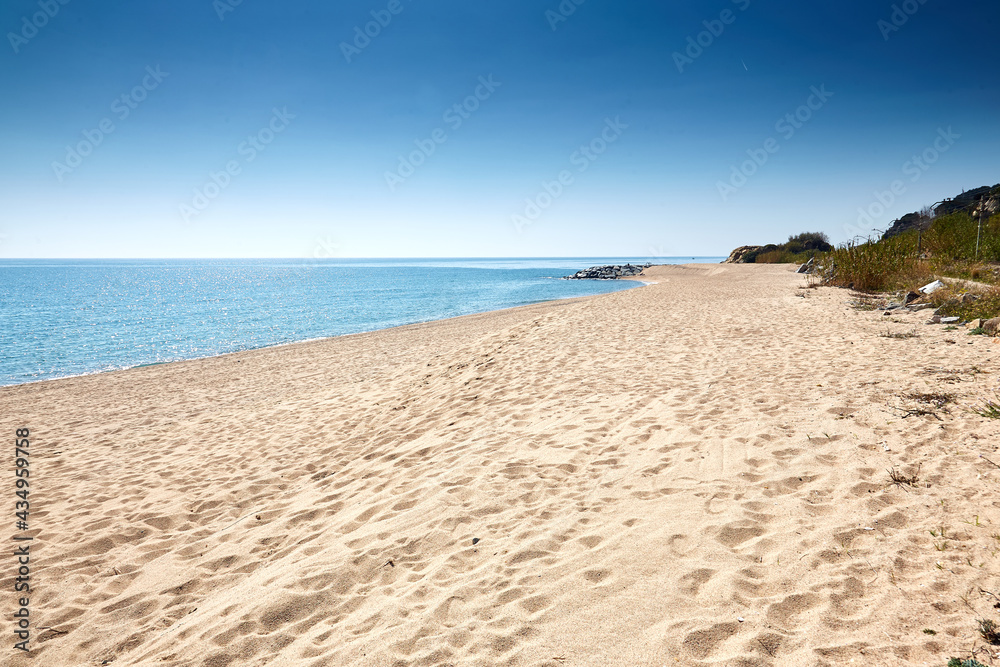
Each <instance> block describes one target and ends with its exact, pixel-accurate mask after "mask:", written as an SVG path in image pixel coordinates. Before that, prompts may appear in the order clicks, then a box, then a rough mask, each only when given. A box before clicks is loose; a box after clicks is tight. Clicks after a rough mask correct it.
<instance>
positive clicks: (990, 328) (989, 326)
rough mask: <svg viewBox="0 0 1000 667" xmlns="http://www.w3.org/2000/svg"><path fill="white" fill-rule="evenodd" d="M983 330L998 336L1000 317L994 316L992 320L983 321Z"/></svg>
mask: <svg viewBox="0 0 1000 667" xmlns="http://www.w3.org/2000/svg"><path fill="white" fill-rule="evenodd" d="M983 331H985V332H986V335H987V336H996V335H997V334H998V333H1000V317H994V318H993V319H992V320H986V321H985V322H983Z"/></svg>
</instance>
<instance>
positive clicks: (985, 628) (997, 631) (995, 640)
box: [979, 618, 1000, 645]
mask: <svg viewBox="0 0 1000 667" xmlns="http://www.w3.org/2000/svg"><path fill="white" fill-rule="evenodd" d="M979 636H980V637H982V638H983V641H984V642H986V643H987V644H993V645H1000V626H997V624H996V623H995V622H993V621H991V620H989V619H985V618H983V619H979Z"/></svg>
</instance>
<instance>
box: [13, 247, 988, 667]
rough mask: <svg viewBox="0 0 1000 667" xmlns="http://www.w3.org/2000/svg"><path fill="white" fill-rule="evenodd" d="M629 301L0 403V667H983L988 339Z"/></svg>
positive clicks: (639, 292) (786, 289) (753, 292)
mask: <svg viewBox="0 0 1000 667" xmlns="http://www.w3.org/2000/svg"><path fill="white" fill-rule="evenodd" d="M645 279H647V280H651V281H655V282H656V284H653V285H649V286H646V287H642V288H638V289H633V290H628V291H624V292H618V293H613V294H606V295H601V296H597V297H588V298H584V299H575V300H570V301H563V302H553V303H545V304H539V305H534V306H528V307H523V308H517V309H513V310H507V311H501V312H496V313H488V314H483V315H475V316H469V317H463V318H457V319H453V320H446V321H441V322H435V323H429V324H423V325H414V326H408V327H402V328H398V329H391V330H386V331H381V332H376V333H370V334H362V335H355V336H347V337H343V338H337V339H330V340H324V341H317V342H311V343H304V344H299V345H291V346H285V347H280V348H272V349H266V350H260V351H254V352H246V353H240V354H234V355H227V356H223V357H217V358H212V359H205V360H199V361H190V362H182V363H174V364H169V365H163V366H155V367H147V368H137V369H133V370H129V371H122V372H115V373H109V374H102V375H93V376H85V377H78V378H71V379H66V380H58V381H50V382H43V383H37V384H31V385H23V386H19V387H8V388H3V389H0V404H2V405H3V410H2V413H0V421H2V425H3V430H4V432H6V433H8V434H9V435H10V436H13V434H14V431H15V429H18V428H30V429H31V448H32V464H31V474H32V477H31V483H32V487H31V489H32V513H31V524H32V526H33V527H34V528H35V529H36V530H33V531H32V534H33V535H35V536H36V537H35V540H34V541H33V543H32V547H31V549H32V551H31V553H32V561H31V567H32V570H31V576H32V585H33V591H32V594H31V601H30V609H31V618H32V646H33V651H32V655H31V656H30V657H29V656H24V655H22V654H21V653H20V652H18V651H15V650H13V649H12V648H11V646H12V645H13V643H14V641H15V640H14V639H13V633H12V627H13V626H12V625H11V624H10V621H9V619H10V616H9V615H8V614H7V612H6V611H5V616H7V618H8V622H7V624H6V625H7V627H6V629H5V630H4V636H5V645H4V646H3V649H2V650H3V660H2V661H0V662H3V664H5V665H12V666H14V665H46V666H52V667H56V666H62V665H67V666H70V665H72V666H76V665H102V664H113V665H173V666H178V667H180V666H191V665H204V666H205V667H223V666H226V665H233V666H234V667H235V666H242V665H265V664H266V665H289V666H291V665H294V666H307V667H320V666H323V665H329V666H336V665H357V666H359V667H360V666H365V667H404V666H408V665H427V666H442V667H443V666H445V665H461V666H470V667H471V666H482V667H486V666H492V665H526V666H535V667H572V666H582V665H588V666H589V665H593V666H622V667H626V666H635V665H643V666H645V665H649V666H661V665H674V664H677V665H739V666H742V667H750V666H751V665H798V666H803V665H845V664H851V663H853V664H855V665H911V664H912V665H935V666H939V667H942V666H943V665H944V664H945V662H946V661H947V659H948V657H949V656H952V655H954V656H963V657H969V656H970V655H971V653H970V651H973V650H978V651H979V653H978V658H979V660H981V661H983V662H985V663H986V664H991V663H990V662H989V655H988V654H986V653H983V652H982V651H983V642H982V640H981V639H979V636H978V633H977V625H976V619H978V618H993V619H995V620H1000V610H998V609H996V608H994V605H995V604H997V603H1000V598H996V597H991V595H990V593H993V594H996V595H1000V484H998V482H1000V466H998V465H997V464H1000V451H998V448H1000V439H998V435H1000V420H990V419H986V418H984V417H981V416H979V415H976V414H974V413H972V412H970V411H969V409H968V408H969V406H970V405H972V404H974V403H975V402H976V401H979V400H982V399H984V398H987V397H992V395H993V394H992V391H993V390H995V389H996V388H997V387H998V376H997V371H998V366H1000V364H998V353H1000V345H998V344H996V343H997V339H989V338H986V337H982V336H968V335H967V332H966V331H965V330H964V329H959V330H951V331H949V330H946V328H945V327H943V326H928V325H925V324H924V321H925V320H926V319H927V317H926V313H910V314H902V315H896V316H892V317H886V316H884V315H883V314H882V313H881V312H879V311H875V312H864V311H859V310H855V309H852V308H851V307H849V306H848V303H847V302H848V300H849V299H850V293H849V292H847V291H845V290H837V289H833V288H819V289H807V288H806V287H805V286H806V284H807V280H806V278H805V277H803V276H799V275H796V274H794V273H793V272H792V269H790V268H789V267H788V266H776V265H752V264H751V265H689V266H675V267H653V268H652V269H649V270H647V271H646V277H645ZM908 332H913V333H915V334H916V335H915V336H914V337H910V338H893V337H887V336H885V335H884V334H886V333H901V334H902V333H908ZM932 396H937V398H936V399H935V398H931V397H932ZM935 401H936V402H935ZM8 461H10V459H8ZM994 462H995V463H994ZM10 468H12V466H10V465H8V472H7V473H5V475H6V479H5V480H4V482H3V484H2V485H0V488H3V489H5V493H6V494H7V498H6V500H5V501H4V502H5V503H7V505H8V507H12V503H13V500H14V498H13V484H12V483H11V480H12V479H13V477H12V473H11V472H10ZM893 468H895V469H896V470H898V471H899V472H900V473H901V474H904V475H906V476H915V477H916V480H915V481H914V482H913V484H905V483H904V484H892V483H890V481H889V475H888V473H887V471H888V470H890V469H893ZM9 513H10V514H12V513H13V512H12V511H10V512H9ZM10 524H11V525H12V524H13V519H12V518H11V519H10ZM11 531H12V529H11V530H8V532H11ZM6 560H7V563H5V565H4V567H3V569H2V570H0V576H2V581H0V586H2V589H3V591H4V598H3V599H4V600H5V607H4V608H5V610H8V609H13V608H14V601H15V597H16V596H15V594H14V593H13V583H14V581H13V580H14V568H13V567H12V566H11V563H12V562H13V559H12V558H9V557H8V558H7V559H6ZM983 591H987V592H986V593H984V592H983ZM43 628H45V629H43ZM990 650H991V651H992V652H993V653H994V654H996V653H997V652H998V651H1000V647H992V648H991V649H990Z"/></svg>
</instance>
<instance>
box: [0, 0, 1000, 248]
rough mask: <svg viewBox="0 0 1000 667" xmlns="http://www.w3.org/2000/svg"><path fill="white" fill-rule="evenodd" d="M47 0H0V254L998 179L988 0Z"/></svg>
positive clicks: (356, 231)
mask: <svg viewBox="0 0 1000 667" xmlns="http://www.w3.org/2000/svg"><path fill="white" fill-rule="evenodd" d="M62 1H63V2H65V4H62V2H60V0H41V1H40V2H39V0H34V1H30V2H29V1H24V0H10V1H9V2H6V3H5V4H4V6H3V8H2V9H0V30H2V32H3V34H4V35H5V39H4V43H3V44H0V90H2V91H3V97H4V104H3V105H2V107H0V114H2V119H0V120H2V123H0V183H2V186H0V187H2V189H3V201H4V205H3V207H2V214H0V256H4V257H329V256H343V257H415V256H425V257H448V256H476V257H488V256H596V255H604V256H606V255H619V256H642V257H645V256H650V257H655V256H657V255H665V256H680V255H724V254H727V253H728V252H729V250H731V249H732V248H733V247H735V246H737V245H742V244H748V243H764V242H778V241H782V240H783V239H784V238H785V237H787V236H788V235H789V234H792V233H797V232H800V231H805V230H821V231H825V232H827V233H828V234H829V235H830V236H831V238H832V239H833V240H835V241H844V240H846V239H847V238H848V237H850V236H853V235H855V234H858V233H864V232H867V231H869V230H870V229H884V228H885V227H887V226H888V225H889V224H890V223H891V221H892V220H893V219H894V218H896V217H898V216H900V215H902V214H904V213H907V212H909V211H912V210H916V209H919V208H921V207H922V206H924V205H926V204H930V203H933V202H935V201H938V200H940V199H941V198H943V197H946V196H951V195H954V194H957V193H959V192H961V191H962V190H963V189H969V188H973V187H977V186H980V185H984V184H993V183H996V182H1000V163H998V156H1000V124H998V123H997V110H998V109H1000V104H998V102H1000V90H998V87H997V85H996V81H997V78H996V73H995V64H996V62H997V55H996V54H997V48H998V42H997V39H996V35H997V34H1000V30H998V28H1000V21H998V16H1000V7H998V5H997V3H995V2H989V3H987V2H957V3H945V2H942V1H941V0H926V1H925V2H924V3H921V2H920V0H908V2H907V3H897V4H896V7H897V8H898V9H894V6H893V3H892V2H884V3H883V2H878V1H874V2H873V1H871V0H866V1H864V2H861V1H859V0H841V1H839V2H819V3H791V2H787V1H786V2H777V1H767V0H735V1H734V0H714V1H702V0H698V1H694V2H686V3H683V6H682V7H669V6H664V4H665V3H660V2H646V1H634V2H621V1H618V2H610V1H609V0H585V1H584V2H582V3H581V4H579V5H577V4H576V3H575V2H574V1H573V0H565V2H562V3H560V2H559V1H558V0H549V1H545V0H542V1H540V2H539V1H536V2H526V1H523V0H508V1H506V2H503V3H469V2H455V1H453V0H437V1H435V2H430V1H429V0H394V1H390V0H374V1H371V2H368V1H357V0H344V1H342V2H337V3H333V4H335V5H336V6H332V7H331V6H327V3H319V2H302V1H297V0H288V1H286V2H282V3H274V2H264V1H263V0H243V1H242V2H240V3H239V4H236V0H217V1H216V2H214V3H213V1H212V0H174V1H172V2H170V3H149V2H141V1H132V2H125V1H124V0H106V1H104V2H101V3H87V2H84V1H83V0H62ZM576 1H577V2H579V1H580V0H576ZM678 4H679V3H678ZM570 10H572V11H570ZM907 10H909V11H907ZM46 11H47V12H48V13H47V14H46ZM373 12H374V14H373ZM379 20H381V23H382V24H384V25H382V24H379V23H378V21H379ZM373 21H375V23H372V22H373ZM880 22H881V23H880ZM366 28H367V30H368V32H369V34H370V35H375V36H373V37H371V36H364V37H358V33H359V32H360V33H361V34H363V33H364V31H365V30H366ZM699 42H700V44H699ZM345 45H347V46H345ZM678 54H680V55H678ZM484 82H485V83H484ZM814 90H817V91H820V93H821V94H820V95H819V96H817V95H816V93H814V92H813V91H814ZM456 105H458V108H457V109H456ZM810 105H811V107H812V108H810ZM788 114H792V118H791V119H787V118H786V116H787V115H788ZM796 114H798V118H796V117H795V115H796ZM769 140H771V141H770V142H769ZM935 143H936V146H935ZM921 155H925V158H919V156H921ZM914 156H918V159H919V160H920V162H919V166H915V163H914V162H913V161H912V158H913V157H914ZM755 158H756V162H754V159H755ZM929 158H933V159H932V160H930V159H929ZM925 159H926V160H928V161H929V162H930V163H927V162H925V161H924V160H925ZM748 161H750V162H748ZM894 182H897V183H896V190H897V193H892V192H891V190H892V186H893V184H894ZM886 194H888V195H890V196H886ZM880 199H881V201H880ZM859 209H860V210H862V211H865V212H867V213H868V217H867V218H865V217H863V216H862V215H860V213H859Z"/></svg>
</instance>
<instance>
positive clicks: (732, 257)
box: [724, 245, 764, 264]
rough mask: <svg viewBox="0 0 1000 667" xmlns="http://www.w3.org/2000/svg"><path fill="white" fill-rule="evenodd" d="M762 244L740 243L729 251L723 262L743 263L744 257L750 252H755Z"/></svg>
mask: <svg viewBox="0 0 1000 667" xmlns="http://www.w3.org/2000/svg"><path fill="white" fill-rule="evenodd" d="M763 247H764V246H762V245H741V246H740V247H739V248H737V249H736V250H734V251H732V252H731V253H729V259H727V260H726V261H725V262H724V264H744V263H745V262H744V258H745V257H746V256H747V255H748V254H750V253H752V252H757V251H758V250H760V249H761V248H763Z"/></svg>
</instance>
